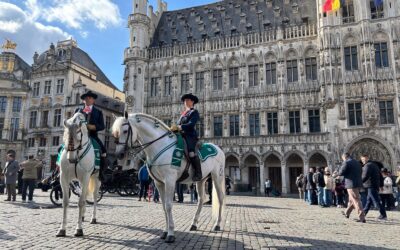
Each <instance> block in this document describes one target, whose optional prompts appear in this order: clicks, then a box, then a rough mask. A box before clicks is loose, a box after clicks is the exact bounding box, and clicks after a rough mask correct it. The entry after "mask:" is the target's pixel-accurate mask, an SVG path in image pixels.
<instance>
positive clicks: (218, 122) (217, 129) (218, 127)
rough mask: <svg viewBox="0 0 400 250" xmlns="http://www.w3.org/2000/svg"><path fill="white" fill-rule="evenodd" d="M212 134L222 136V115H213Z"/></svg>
mask: <svg viewBox="0 0 400 250" xmlns="http://www.w3.org/2000/svg"><path fill="white" fill-rule="evenodd" d="M214 136H215V137H221V136H222V116H214Z"/></svg>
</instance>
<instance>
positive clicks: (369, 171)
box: [361, 154, 387, 220]
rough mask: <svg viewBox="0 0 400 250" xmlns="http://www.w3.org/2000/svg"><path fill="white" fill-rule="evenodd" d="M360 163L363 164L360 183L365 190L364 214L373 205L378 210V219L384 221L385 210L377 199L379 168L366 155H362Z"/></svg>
mask: <svg viewBox="0 0 400 250" xmlns="http://www.w3.org/2000/svg"><path fill="white" fill-rule="evenodd" d="M361 161H362V162H363V163H364V168H363V173H362V182H363V184H364V188H366V189H367V203H366V205H365V208H364V213H365V214H368V212H369V210H370V208H371V205H372V203H373V204H374V206H375V207H377V208H379V213H380V216H379V217H378V219H380V220H386V219H387V215H386V210H385V208H384V207H383V206H382V204H381V201H380V198H379V188H380V183H381V178H382V176H381V173H380V170H379V167H378V166H377V165H376V164H375V163H374V162H372V161H370V160H369V156H368V154H364V155H362V156H361Z"/></svg>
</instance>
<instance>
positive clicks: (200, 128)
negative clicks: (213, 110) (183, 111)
mask: <svg viewBox="0 0 400 250" xmlns="http://www.w3.org/2000/svg"><path fill="white" fill-rule="evenodd" d="M196 132H197V135H198V136H199V138H202V137H204V123H203V119H199V120H198V121H197V123H196Z"/></svg>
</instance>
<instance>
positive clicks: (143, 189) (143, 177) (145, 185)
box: [138, 164, 150, 201]
mask: <svg viewBox="0 0 400 250" xmlns="http://www.w3.org/2000/svg"><path fill="white" fill-rule="evenodd" d="M138 177H139V182H140V192H139V201H141V200H142V197H143V198H144V200H145V201H147V198H146V196H147V191H148V190H149V179H150V178H149V172H148V170H147V166H146V164H144V165H143V166H142V167H141V168H140V169H139V173H138Z"/></svg>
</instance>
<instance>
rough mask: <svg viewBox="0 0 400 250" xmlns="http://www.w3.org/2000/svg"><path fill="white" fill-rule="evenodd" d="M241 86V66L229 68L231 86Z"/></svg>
mask: <svg viewBox="0 0 400 250" xmlns="http://www.w3.org/2000/svg"><path fill="white" fill-rule="evenodd" d="M238 86H239V68H238V67H234V68H229V88H230V89H235V88H237V87H238Z"/></svg>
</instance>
